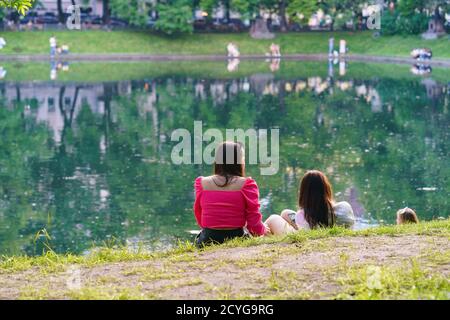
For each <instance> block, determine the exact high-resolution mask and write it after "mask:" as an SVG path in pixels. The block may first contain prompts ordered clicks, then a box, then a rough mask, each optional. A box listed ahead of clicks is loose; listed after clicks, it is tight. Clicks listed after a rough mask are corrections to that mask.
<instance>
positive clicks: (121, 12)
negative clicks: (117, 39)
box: [103, 0, 148, 27]
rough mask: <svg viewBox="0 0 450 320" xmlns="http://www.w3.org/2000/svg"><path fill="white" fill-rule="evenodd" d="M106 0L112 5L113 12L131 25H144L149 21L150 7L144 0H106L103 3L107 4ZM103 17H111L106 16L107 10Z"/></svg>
mask: <svg viewBox="0 0 450 320" xmlns="http://www.w3.org/2000/svg"><path fill="white" fill-rule="evenodd" d="M105 1H106V2H107V3H108V4H109V5H110V7H111V12H112V13H113V14H114V15H115V16H117V17H119V18H121V19H123V20H126V21H127V22H128V23H129V24H130V25H131V26H135V27H143V26H145V25H146V23H147V17H148V15H147V14H148V8H147V4H146V2H145V1H143V0H130V1H128V0H104V2H103V5H104V6H105ZM103 19H104V21H105V19H109V15H107V16H106V18H105V12H104V16H103Z"/></svg>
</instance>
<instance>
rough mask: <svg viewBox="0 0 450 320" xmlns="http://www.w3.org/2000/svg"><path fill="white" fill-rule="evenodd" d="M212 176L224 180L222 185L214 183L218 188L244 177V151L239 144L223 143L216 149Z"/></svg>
mask: <svg viewBox="0 0 450 320" xmlns="http://www.w3.org/2000/svg"><path fill="white" fill-rule="evenodd" d="M214 174H216V175H219V176H222V177H224V178H225V183H224V184H223V185H218V184H217V183H216V182H215V181H214V183H216V185H217V186H219V187H225V186H227V185H228V184H229V183H230V181H231V180H232V179H233V178H234V177H236V176H239V177H243V176H245V161H244V150H243V148H242V145H241V144H240V143H236V142H232V141H225V142H223V143H221V144H220V145H219V146H218V147H217V149H216V157H215V161H214Z"/></svg>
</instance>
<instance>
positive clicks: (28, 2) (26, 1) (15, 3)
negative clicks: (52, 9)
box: [0, 0, 34, 15]
mask: <svg viewBox="0 0 450 320" xmlns="http://www.w3.org/2000/svg"><path fill="white" fill-rule="evenodd" d="M33 2H34V0H0V8H2V7H3V8H11V9H15V10H17V11H18V12H19V13H21V14H22V15H25V13H26V12H27V11H28V10H29V9H30V8H31V7H32V6H33Z"/></svg>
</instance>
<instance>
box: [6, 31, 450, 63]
mask: <svg viewBox="0 0 450 320" xmlns="http://www.w3.org/2000/svg"><path fill="white" fill-rule="evenodd" d="M52 34H54V35H55V36H56V37H57V40H58V43H59V44H67V45H69V47H70V50H71V52H73V53H142V54H172V55H173V54H193V55H197V54H211V55H212V54H214V55H217V54H218V55H224V54H225V51H226V50H225V48H226V45H227V43H228V42H230V41H232V42H235V43H236V44H237V45H238V46H239V48H240V51H241V54H265V52H267V51H268V47H269V45H270V43H271V42H272V41H275V42H276V43H278V44H280V45H281V50H282V53H285V54H294V53H307V54H313V53H327V50H328V38H329V37H330V36H333V37H334V38H335V39H336V43H338V41H339V39H346V40H347V43H348V46H349V49H350V53H353V54H368V55H380V56H403V57H405V56H409V53H410V51H411V49H412V48H414V47H424V46H426V47H429V48H431V49H432V50H433V56H434V57H436V58H450V50H449V49H450V44H449V40H448V36H445V37H443V38H441V39H438V40H427V41H425V40H422V39H421V38H420V36H381V37H378V38H374V37H372V33H371V32H331V33H330V32H307V33H288V34H278V35H277V37H276V39H275V40H255V39H252V38H251V37H250V36H249V35H248V34H247V33H241V34H193V35H184V36H177V37H174V36H172V37H165V36H160V35H155V34H151V33H148V32H143V31H112V32H108V31H93V30H90V31H55V32H53V31H34V32H11V31H9V32H0V36H1V37H4V38H5V40H6V42H7V45H6V47H5V48H4V49H3V50H2V51H1V53H2V54H47V53H48V51H49V42H48V39H49V37H50V36H51V35H52Z"/></svg>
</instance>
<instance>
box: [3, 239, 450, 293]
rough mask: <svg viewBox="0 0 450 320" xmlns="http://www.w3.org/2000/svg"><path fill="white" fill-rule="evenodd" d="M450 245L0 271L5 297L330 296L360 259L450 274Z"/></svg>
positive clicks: (338, 242) (284, 248)
mask: <svg viewBox="0 0 450 320" xmlns="http://www.w3.org/2000/svg"><path fill="white" fill-rule="evenodd" d="M449 249H450V245H449V239H448V238H447V237H439V236H424V235H421V236H416V235H402V236H396V237H393V236H371V237H333V238H326V239H319V240H310V241H307V242H305V243H296V244H286V243H280V244H265V245H259V246H253V247H239V248H224V249H218V250H212V251H204V252H195V253H186V254H181V255H174V256H170V257H167V258H162V259H152V260H148V261H139V262H122V263H113V264H105V265H97V266H94V267H86V266H78V265H73V266H68V268H67V269H66V270H65V271H62V272H55V273H45V272H42V270H39V269H37V268H35V269H31V270H27V271H23V272H18V273H0V299H19V298H20V299H26V298H31V299H40V298H44V299H73V298H82V299H99V298H100V299H102V298H105V299H110V298H126V299H133V298H137V299H141V298H142V299H145V298H147V299H227V298H237V299H239V298H250V299H253V298H254V299H264V298H293V299H303V298H307V299H329V298H335V297H336V296H337V295H338V294H339V293H341V292H342V291H345V287H346V286H347V285H348V281H347V282H346V281H343V280H342V279H344V280H345V278H346V277H347V276H348V273H349V271H350V270H352V268H357V267H368V266H377V267H388V268H394V267H396V266H398V267H401V266H402V265H404V264H408V263H411V261H413V260H414V261H416V262H417V263H418V264H419V265H420V267H421V268H423V269H424V270H427V271H430V272H432V273H433V274H436V275H441V276H443V277H445V278H447V279H448V276H449V273H450V261H448V259H447V258H448V257H449V251H450V250H449ZM355 270H356V269H355ZM356 277H358V276H356Z"/></svg>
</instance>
